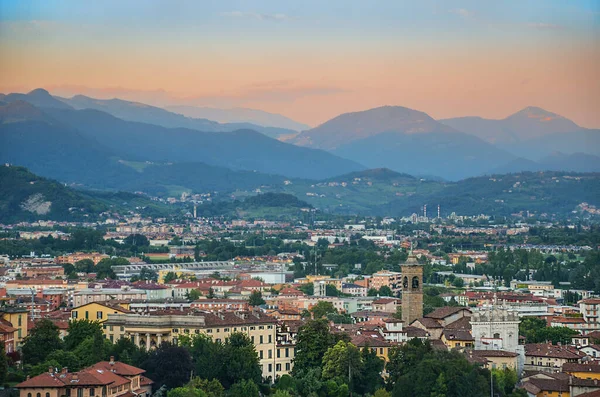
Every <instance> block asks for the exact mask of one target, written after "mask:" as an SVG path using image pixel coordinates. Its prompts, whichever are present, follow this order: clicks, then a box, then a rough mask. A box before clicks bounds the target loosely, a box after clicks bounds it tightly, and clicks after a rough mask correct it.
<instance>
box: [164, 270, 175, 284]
mask: <svg viewBox="0 0 600 397" xmlns="http://www.w3.org/2000/svg"><path fill="white" fill-rule="evenodd" d="M173 280H177V273H175V272H167V274H165V277H163V283H165V284H167V283H170V282H171V281H173Z"/></svg>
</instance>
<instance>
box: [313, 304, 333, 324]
mask: <svg viewBox="0 0 600 397" xmlns="http://www.w3.org/2000/svg"><path fill="white" fill-rule="evenodd" d="M310 312H311V313H312V314H313V317H314V318H315V320H318V319H320V318H323V317H325V316H327V315H328V314H329V313H337V310H336V308H335V307H333V303H331V302H327V301H319V302H317V304H316V305H314V306H313V307H312V308H311V309H310Z"/></svg>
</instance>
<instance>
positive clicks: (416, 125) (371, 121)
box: [293, 105, 455, 150]
mask: <svg viewBox="0 0 600 397" xmlns="http://www.w3.org/2000/svg"><path fill="white" fill-rule="evenodd" d="M431 132H442V133H443V132H455V130H454V129H453V128H451V127H448V126H445V125H442V124H440V123H438V122H437V121H435V120H434V119H433V118H431V117H430V116H429V115H428V114H427V113H424V112H421V111H418V110H414V109H410V108H407V107H403V106H389V105H388V106H380V107H377V108H373V109H368V110H362V111H359V112H350V113H344V114H341V115H339V116H337V117H335V118H333V119H331V120H329V121H326V122H325V123H323V124H321V125H319V126H318V127H316V128H313V129H312V130H307V131H303V132H302V133H300V134H299V135H297V136H296V137H295V138H294V141H293V142H294V143H296V144H297V145H300V146H308V147H312V148H318V149H325V150H333V149H336V148H339V147H341V146H342V145H345V144H348V143H350V142H352V141H357V140H361V139H366V138H369V137H372V136H375V135H379V134H383V133H398V134H405V135H412V134H427V133H431Z"/></svg>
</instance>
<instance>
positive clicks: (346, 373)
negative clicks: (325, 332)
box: [321, 341, 363, 391]
mask: <svg viewBox="0 0 600 397" xmlns="http://www.w3.org/2000/svg"><path fill="white" fill-rule="evenodd" d="M322 368H323V370H322V374H321V376H322V378H323V379H324V380H329V379H331V380H334V379H340V380H341V381H342V382H344V383H345V384H347V385H349V387H350V389H351V390H353V391H355V387H354V384H356V382H355V381H354V380H355V378H357V377H360V375H361V373H362V370H363V362H362V360H361V356H360V352H359V350H358V348H357V347H356V346H354V345H353V344H352V343H347V342H344V341H339V342H338V343H336V344H335V346H333V347H330V348H329V349H327V351H326V352H325V355H324V356H323V362H322Z"/></svg>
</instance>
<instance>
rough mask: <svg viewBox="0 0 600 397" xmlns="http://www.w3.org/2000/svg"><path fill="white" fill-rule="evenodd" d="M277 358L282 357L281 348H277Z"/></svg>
mask: <svg viewBox="0 0 600 397" xmlns="http://www.w3.org/2000/svg"><path fill="white" fill-rule="evenodd" d="M277 358H281V350H279V349H277Z"/></svg>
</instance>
